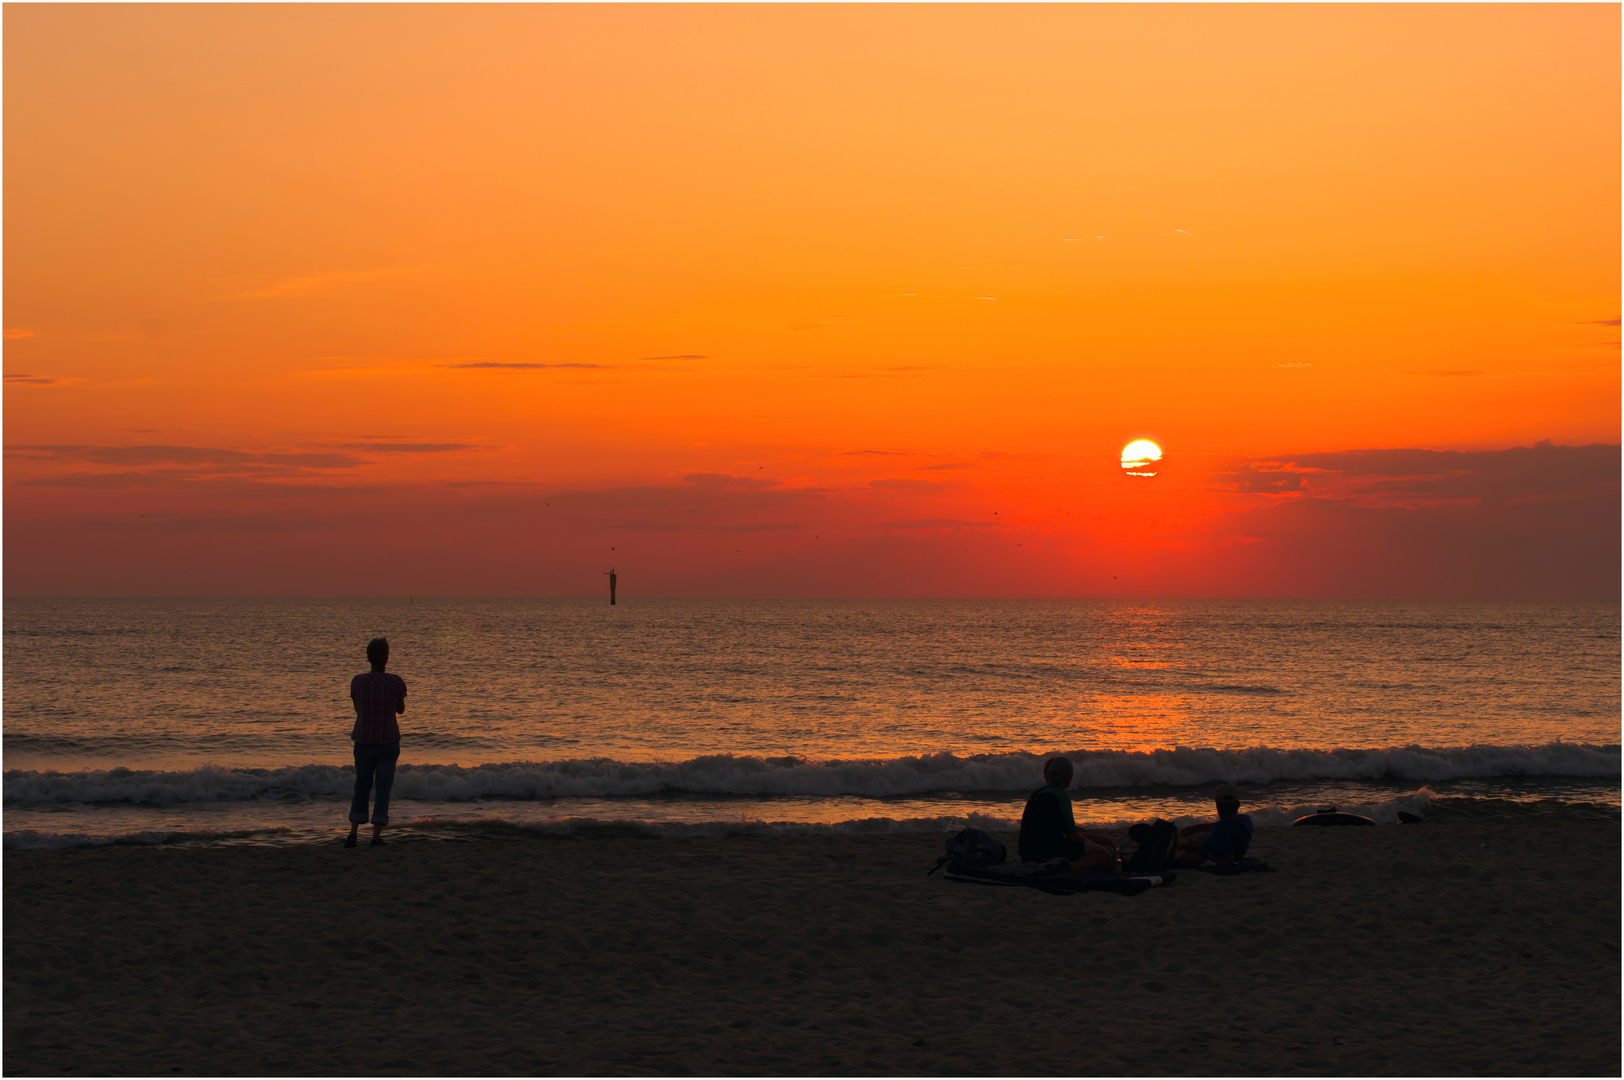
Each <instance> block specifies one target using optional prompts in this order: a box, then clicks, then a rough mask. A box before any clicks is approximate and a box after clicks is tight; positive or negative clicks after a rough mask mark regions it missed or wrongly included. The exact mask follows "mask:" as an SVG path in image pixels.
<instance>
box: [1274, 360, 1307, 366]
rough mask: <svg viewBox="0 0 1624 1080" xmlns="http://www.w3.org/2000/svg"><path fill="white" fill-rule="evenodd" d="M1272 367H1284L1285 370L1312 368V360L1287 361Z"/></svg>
mask: <svg viewBox="0 0 1624 1080" xmlns="http://www.w3.org/2000/svg"><path fill="white" fill-rule="evenodd" d="M1274 366H1275V367H1286V368H1301V367H1313V366H1314V362H1313V361H1312V360H1287V361H1286V362H1285V363H1283V364H1276V365H1274Z"/></svg>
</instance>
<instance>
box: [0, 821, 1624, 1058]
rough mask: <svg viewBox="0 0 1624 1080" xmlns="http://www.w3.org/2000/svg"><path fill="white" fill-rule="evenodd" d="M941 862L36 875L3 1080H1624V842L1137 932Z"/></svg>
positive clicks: (1267, 844) (906, 847) (572, 857)
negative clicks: (686, 1078) (287, 1078)
mask: <svg viewBox="0 0 1624 1080" xmlns="http://www.w3.org/2000/svg"><path fill="white" fill-rule="evenodd" d="M1005 839H1006V840H1008V841H1010V842H1011V846H1012V847H1013V837H1006V838H1005ZM940 850H941V838H938V837H934V836H895V837H876V838H864V837H849V836H834V837H784V838H777V839H759V838H731V839H706V840H670V839H662V840H655V839H640V838H636V837H632V836H624V835H621V836H616V835H612V834H608V835H595V836H577V837H572V838H547V837H538V836H527V837H524V838H522V839H518V838H516V839H512V840H489V841H477V842H462V843H457V842H443V841H442V842H412V840H411V838H410V837H409V836H408V835H402V836H401V837H399V839H398V842H396V843H394V844H392V845H390V846H388V847H386V848H382V849H369V848H367V847H365V846H363V847H361V848H359V849H357V850H344V849H342V848H340V847H338V846H337V844H336V843H335V844H334V845H332V846H327V847H285V848H252V847H230V846H218V845H216V846H192V847H167V848H133V847H125V848H100V849H82V850H71V851H38V852H16V851H12V852H7V853H6V855H5V874H6V888H5V917H6V921H5V930H6V933H5V937H6V941H5V947H6V965H5V990H6V996H5V1050H4V1065H5V1071H6V1073H7V1074H9V1075H38V1074H63V1073H68V1074H114V1075H120V1074H156V1075H201V1074H244V1073H248V1074H264V1073H269V1074H335V1073H336V1074H400V1073H410V1074H466V1073H475V1074H479V1073H502V1074H510V1073H518V1074H526V1073H566V1074H573V1073H617V1074H636V1073H675V1074H683V1073H697V1074H715V1073H720V1074H780V1073H810V1074H899V1073H901V1074H915V1073H978V1074H1008V1073H1035V1074H1059V1073H1066V1074H1076V1073H1093V1074H1144V1073H1151V1074H1163V1073H1172V1074H1209V1075H1233V1074H1270V1073H1285V1074H1292V1073H1309V1074H1461V1073H1472V1074H1483V1073H1489V1074H1517V1075H1552V1074H1609V1075H1617V1074H1618V1072H1619V1060H1620V1021H1619V1016H1620V1012H1619V1010H1620V999H1619V971H1620V961H1619V910H1620V885H1619V882H1620V866H1619V825H1618V823H1617V821H1616V819H1615V820H1609V819H1606V818H1604V817H1601V816H1599V815H1598V816H1596V817H1588V818H1587V817H1585V816H1583V814H1582V813H1575V812H1564V813H1562V814H1560V815H1552V816H1548V817H1539V816H1531V815H1519V816H1517V817H1516V818H1513V819H1493V820H1490V819H1482V818H1477V819H1464V820H1442V821H1440V820H1436V819H1435V820H1431V821H1428V822H1427V823H1426V824H1423V825H1420V826H1409V827H1396V826H1395V827H1381V828H1377V829H1324V830H1307V829H1297V830H1289V829H1268V830H1260V831H1259V833H1258V836H1257V838H1256V841H1255V842H1254V847H1253V852H1254V854H1257V855H1260V856H1261V857H1263V858H1265V859H1267V860H1269V861H1270V862H1271V863H1272V864H1273V865H1274V866H1276V867H1277V868H1278V870H1279V872H1278V873H1275V874H1272V875H1261V874H1259V875H1243V876H1240V877H1233V878H1215V877H1212V876H1210V875H1206V874H1201V873H1195V872H1185V873H1182V874H1181V875H1180V877H1179V880H1178V881H1177V882H1176V883H1175V884H1173V885H1172V886H1171V887H1168V888H1164V889H1159V890H1153V891H1151V892H1149V893H1145V894H1143V895H1140V896H1137V897H1122V896H1116V895H1110V894H1102V893H1093V894H1085V895H1076V896H1050V895H1046V894H1043V893H1039V892H1036V891H1027V890H1017V889H992V888H981V887H975V886H970V885H955V884H952V883H949V882H946V881H944V880H942V878H941V877H940V875H938V876H935V877H930V878H927V877H926V876H925V874H924V871H925V870H926V869H928V868H929V867H930V865H931V864H932V863H933V861H934V859H935V856H936V855H937V853H938V852H939V851H940Z"/></svg>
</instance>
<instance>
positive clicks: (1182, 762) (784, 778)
mask: <svg viewBox="0 0 1624 1080" xmlns="http://www.w3.org/2000/svg"><path fill="white" fill-rule="evenodd" d="M1069 756H1070V757H1071V759H1072V761H1073V762H1074V763H1075V764H1076V769H1077V776H1076V780H1075V781H1074V782H1073V789H1074V790H1076V791H1080V792H1081V791H1087V790H1089V789H1100V788H1144V787H1170V788H1188V787H1195V786H1199V785H1203V784H1210V783H1214V782H1218V781H1229V782H1231V783H1253V784H1266V783H1270V782H1272V781H1277V780H1333V781H1334V780H1348V781H1360V780H1389V781H1391V780H1399V781H1416V782H1421V783H1432V784H1436V783H1446V782H1448V781H1452V780H1473V779H1479V780H1480V779H1490V778H1495V777H1579V778H1593V779H1605V778H1614V779H1616V778H1618V777H1619V776H1620V755H1619V747H1618V746H1594V745H1588V744H1583V743H1562V742H1556V743H1548V744H1545V745H1543V746H1466V747H1450V748H1428V747H1421V746H1402V747H1396V746H1395V747H1386V748H1381V749H1337V750H1277V749H1271V748H1266V747H1263V748H1255V749H1244V750H1216V749H1192V748H1185V747H1180V748H1177V749H1173V750H1154V751H1148V752H1140V751H1082V750H1080V751H1074V752H1072V753H1071V754H1070V755H1069ZM1039 766H1040V758H1039V757H1037V756H1035V755H1032V754H1026V753H1011V754H977V755H970V756H966V757H958V756H955V755H953V754H949V753H941V754H928V755H919V756H909V757H899V758H891V759H888V760H874V761H863V760H836V761H822V762H820V761H810V760H806V759H803V758H759V757H748V756H735V755H732V754H719V755H710V756H706V757H697V758H693V759H691V760H688V761H681V762H626V761H615V760H611V759H607V758H592V759H585V760H569V761H551V762H509V763H502V764H489V765H474V766H456V765H416V764H407V765H402V766H401V767H400V770H399V771H398V772H397V774H396V777H395V786H394V795H395V798H396V799H407V800H422V801H431V802H457V801H463V800H469V799H478V798H518V799H547V798H565V797H574V798H608V797H617V796H620V797H625V796H645V797H646V796H655V795H662V794H678V793H683V794H692V795H716V796H754V797H758V798H771V797H776V796H820V797H841V796H856V797H869V798H881V797H894V796H910V795H931V794H938V793H945V792H1021V791H1027V790H1029V789H1030V788H1031V787H1032V784H1033V778H1034V777H1035V776H1036V775H1037V774H1038V770H1039ZM351 784H352V775H351V773H350V771H349V770H348V769H345V768H340V767H337V766H332V765H302V766H297V767H288V768H278V769H242V768H226V767H223V766H207V767H204V768H197V769H186V770H178V771H167V772H166V771H157V770H137V769H107V770H84V771H79V772H56V771H43V772H42V771H35V770H22V769H12V770H9V771H7V772H6V774H5V783H4V794H5V804H6V806H8V807H13V808H20V807H30V806H49V805H60V804H66V803H131V804H138V805H144V806H174V805H181V804H188V803H210V802H230V801H248V800H266V799H279V798H340V797H344V796H347V795H348V794H349V792H350V789H351Z"/></svg>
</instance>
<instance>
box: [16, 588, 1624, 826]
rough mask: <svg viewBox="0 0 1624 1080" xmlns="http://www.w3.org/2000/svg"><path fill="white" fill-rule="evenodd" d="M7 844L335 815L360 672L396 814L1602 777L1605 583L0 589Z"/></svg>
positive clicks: (835, 813) (1592, 794)
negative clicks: (1384, 590)
mask: <svg viewBox="0 0 1624 1080" xmlns="http://www.w3.org/2000/svg"><path fill="white" fill-rule="evenodd" d="M3 626H4V642H5V644H4V652H3V661H4V670H3V693H4V698H3V700H4V732H3V752H4V765H5V774H4V841H5V845H6V846H7V847H8V848H29V847H68V846H78V845H99V844H109V843H270V844H298V843H317V842H327V841H330V840H331V839H332V838H334V837H335V836H336V835H338V834H339V833H341V832H343V831H345V830H347V824H346V819H347V812H348V803H349V796H350V786H351V782H352V771H353V769H352V766H351V765H350V742H349V738H348V734H349V730H350V725H351V723H352V721H353V718H354V714H353V710H352V709H351V706H350V702H349V697H348V688H349V680H350V678H351V676H352V675H354V674H356V673H357V672H360V671H364V670H366V666H367V665H366V660H365V656H364V648H365V645H366V642H367V640H368V639H369V638H371V637H373V636H377V635H386V636H387V637H388V638H389V640H390V643H391V658H390V665H389V670H391V671H393V672H396V673H398V674H399V675H401V676H402V677H403V678H404V679H405V680H406V682H407V685H408V687H409V694H408V697H407V710H406V713H405V714H404V715H403V716H402V717H401V718H400V720H401V730H402V733H403V734H402V749H401V758H400V766H399V772H398V774H397V777H396V781H395V787H394V796H393V805H392V807H391V828H392V829H395V830H398V833H397V835H399V836H401V837H403V838H405V837H411V838H417V839H437V840H461V839H467V838H473V837H479V836H482V835H492V834H498V833H515V832H521V833H522V832H523V831H525V830H544V831H579V830H590V829H601V828H610V829H616V830H626V829H633V830H638V831H643V832H649V833H654V834H665V835H693V834H705V835H714V834H723V833H757V834H781V833H797V832H819V831H837V832H838V831H845V832H896V831H946V830H949V829H952V828H957V827H961V826H963V825H966V824H970V825H977V826H980V827H983V828H1000V829H1013V828H1014V827H1015V824H1016V823H1017V822H1018V820H1019V817H1020V813H1021V807H1022V805H1023V804H1024V802H1025V798H1026V796H1027V795H1028V794H1029V793H1030V791H1031V790H1032V789H1033V788H1035V787H1036V786H1037V785H1038V784H1039V783H1040V782H1041V781H1040V779H1039V772H1040V769H1041V764H1042V761H1043V759H1044V758H1045V757H1046V756H1048V755H1050V754H1054V753H1065V754H1067V755H1069V756H1070V757H1071V758H1072V759H1073V761H1074V762H1075V764H1076V767H1077V779H1076V781H1075V782H1074V784H1073V787H1072V792H1073V795H1074V797H1075V799H1076V807H1077V815H1078V818H1079V820H1080V821H1085V822H1087V823H1091V824H1094V825H1097V826H1101V827H1113V826H1115V827H1120V826H1122V825H1124V824H1126V823H1129V822H1132V821H1138V820H1144V819H1146V818H1148V817H1152V816H1163V817H1170V818H1175V819H1179V818H1188V817H1190V816H1191V815H1196V814H1201V813H1203V812H1208V811H1209V810H1210V791H1211V787H1212V785H1213V784H1215V783H1217V782H1219V781H1229V782H1232V783H1235V784H1237V785H1239V787H1240V790H1241V795H1242V798H1243V800H1244V802H1245V803H1246V809H1247V810H1248V812H1250V813H1252V814H1253V816H1254V819H1255V820H1256V821H1257V822H1258V823H1259V824H1260V825H1285V824H1289V823H1290V821H1292V820H1294V819H1295V818H1296V817H1297V816H1299V815H1301V814H1303V813H1308V812H1312V811H1313V810H1316V809H1320V808H1322V807H1326V806H1337V807H1339V808H1341V809H1343V810H1350V811H1354V812H1358V813H1365V814H1368V815H1370V816H1372V817H1375V818H1376V819H1377V820H1378V821H1391V820H1394V819H1395V818H1396V815H1397V813H1398V812H1399V811H1400V810H1409V811H1412V812H1416V813H1422V814H1423V815H1424V814H1426V813H1429V812H1432V811H1436V810H1440V809H1443V808H1446V807H1447V808H1451V812H1457V813H1459V812H1478V811H1482V812H1493V811H1494V810H1495V808H1497V807H1521V808H1523V809H1530V808H1532V809H1537V808H1539V807H1542V806H1550V807H1561V806H1564V805H1573V804H1590V805H1596V806H1600V807H1604V808H1612V811H1613V812H1615V813H1616V810H1617V807H1618V805H1619V801H1620V753H1619V731H1620V639H1619V630H1620V609H1619V606H1618V605H1617V604H1609V605H1577V604H1562V605H1558V604H1487V603H1480V604H1465V603H1395V602H1333V601H1267V602H1264V601H1255V602H1254V601H1232V602H1209V601H1201V602H1196V601H1184V602H1175V601H1144V602H1123V601H1083V600H1075V601H956V600H848V601H824V600H817V601H812V600H807V601H790V600H785V601H730V600H661V601H643V600H627V601H624V602H622V603H621V604H619V605H617V606H615V607H610V606H608V605H607V604H606V603H604V602H602V601H590V602H589V601H584V600H448V599H423V598H409V597H401V598H399V599H388V600H294V599H173V598H168V599H81V598H73V599H56V598H35V597H19V598H10V599H7V600H6V601H5V608H4V618H3Z"/></svg>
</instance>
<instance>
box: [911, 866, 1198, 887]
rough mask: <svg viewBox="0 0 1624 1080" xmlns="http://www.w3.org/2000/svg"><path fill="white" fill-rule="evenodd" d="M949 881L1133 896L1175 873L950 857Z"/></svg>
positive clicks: (1167, 882) (1169, 880)
mask: <svg viewBox="0 0 1624 1080" xmlns="http://www.w3.org/2000/svg"><path fill="white" fill-rule="evenodd" d="M942 876H943V877H945V878H947V880H949V881H964V882H969V883H971V884H974V885H1010V886H1025V887H1028V888H1033V889H1042V890H1043V891H1044V892H1050V893H1060V894H1067V893H1078V892H1114V893H1122V894H1124V895H1126V896H1133V895H1136V894H1138V893H1142V892H1144V891H1145V890H1146V889H1154V888H1155V887H1157V886H1158V885H1171V884H1172V883H1173V879H1174V878H1175V877H1177V876H1178V875H1176V874H1173V873H1171V872H1169V871H1165V870H1164V871H1162V872H1161V873H1157V874H1123V873H1116V872H1114V871H1106V870H1087V871H1079V870H1073V869H1072V868H1071V864H1070V863H1068V862H1067V861H1066V860H1065V859H1050V860H1049V861H1048V862H1042V863H999V864H996V865H992V866H972V865H970V864H967V863H962V862H960V861H959V860H957V859H953V860H950V861H949V862H948V864H947V869H946V870H945V871H944V872H943V874H942Z"/></svg>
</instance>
